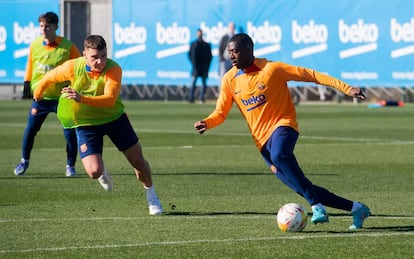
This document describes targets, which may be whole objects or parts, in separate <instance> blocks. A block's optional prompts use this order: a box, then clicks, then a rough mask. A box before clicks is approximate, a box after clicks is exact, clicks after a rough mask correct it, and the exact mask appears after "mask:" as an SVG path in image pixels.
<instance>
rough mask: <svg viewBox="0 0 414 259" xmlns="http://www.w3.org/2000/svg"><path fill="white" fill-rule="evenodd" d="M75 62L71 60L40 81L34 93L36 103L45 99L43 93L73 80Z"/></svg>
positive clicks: (48, 73) (51, 71)
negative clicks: (58, 84)
mask: <svg viewBox="0 0 414 259" xmlns="http://www.w3.org/2000/svg"><path fill="white" fill-rule="evenodd" d="M74 61H75V60H74V59H70V60H68V61H66V62H64V63H63V64H62V65H60V66H57V67H55V68H54V69H52V70H50V71H49V72H47V73H46V74H45V76H44V77H43V78H42V79H41V80H40V81H39V83H38V85H37V87H36V89H35V91H34V93H33V98H34V99H35V101H39V100H41V99H42V98H43V93H44V92H45V91H46V90H47V89H49V88H52V87H56V85H55V84H56V83H60V82H65V81H72V80H73V77H74V67H75V65H74Z"/></svg>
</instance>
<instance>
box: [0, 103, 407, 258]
mask: <svg viewBox="0 0 414 259" xmlns="http://www.w3.org/2000/svg"><path fill="white" fill-rule="evenodd" d="M125 105H126V112H127V113H128V115H129V118H130V120H131V122H132V124H133V126H134V127H135V129H136V131H137V133H138V135H139V138H140V141H141V144H142V146H143V150H144V154H145V156H146V158H147V159H148V160H149V162H150V163H151V166H152V170H153V178H154V183H155V186H156V189H157V191H158V194H159V196H160V198H161V200H162V203H163V206H164V209H165V214H164V215H163V216H159V217H153V216H149V215H148V208H147V204H146V201H145V194H144V190H143V188H142V187H141V185H140V183H139V182H138V181H137V180H136V178H135V175H134V173H133V171H132V169H131V168H130V166H129V164H128V163H127V161H126V159H125V158H124V157H123V156H122V154H121V153H119V152H118V151H117V150H116V149H115V148H114V146H113V145H112V143H110V141H109V140H108V139H106V140H105V148H104V154H103V156H104V160H105V163H106V167H107V168H108V171H109V172H110V174H111V175H112V178H113V180H114V191H113V192H111V193H107V192H105V191H104V190H103V188H101V186H100V185H99V183H98V182H97V181H93V180H91V179H89V178H88V177H87V175H86V173H85V172H84V170H83V168H82V164H81V161H80V159H78V162H77V164H76V168H77V171H78V176H77V177H75V178H66V177H65V161H66V158H65V157H66V155H65V148H64V146H65V143H64V137H63V133H62V130H61V128H60V124H59V122H58V121H57V119H56V116H55V115H54V114H52V115H50V116H49V118H48V119H47V121H46V122H45V123H44V125H43V127H42V130H41V131H40V132H39V134H38V136H37V138H36V142H35V146H34V149H33V152H32V158H31V161H30V167H29V169H28V171H27V172H26V175H25V176H23V177H16V176H15V175H14V174H13V169H14V167H15V166H16V163H17V162H18V161H19V159H20V156H21V154H20V153H21V151H20V147H21V138H22V134H23V131H24V127H25V125H26V117H27V112H28V109H29V106H30V102H29V101H25V100H22V101H1V102H0V118H1V120H0V161H1V163H0V258H412V256H413V254H414V249H413V247H414V246H413V244H414V206H413V201H414V195H413V194H414V187H413V186H414V105H413V104H407V105H406V106H404V107H389V108H380V109H369V108H367V104H358V105H352V104H346V103H344V104H333V103H330V104H300V105H299V106H298V107H297V113H298V120H299V125H300V129H301V131H300V132H301V135H300V138H299V141H298V143H297V145H296V149H295V154H296V157H297V158H298V161H299V163H300V165H301V166H302V169H303V170H304V172H305V174H306V175H307V176H308V177H309V178H310V179H311V180H312V181H313V182H314V183H315V184H318V185H321V186H324V187H327V188H328V189H329V190H331V191H333V192H335V193H337V194H339V195H342V196H345V197H347V198H349V199H351V200H358V201H361V202H364V203H366V204H367V205H369V206H370V208H371V211H372V214H373V215H372V217H370V218H368V219H367V221H366V222H365V225H364V226H365V228H364V229H363V230H361V231H357V232H349V231H348V226H349V225H350V224H351V222H352V217H351V216H350V215H349V214H347V213H346V212H344V211H340V210H335V209H329V210H328V212H329V213H330V222H329V223H327V224H323V225H317V226H315V225H312V224H310V222H309V223H308V225H307V227H306V228H305V230H304V231H303V232H301V233H282V232H281V231H280V230H279V229H278V227H277V225H276V212H277V210H278V209H279V207H281V206H282V205H283V204H285V203H288V202H297V203H301V204H303V205H305V208H306V209H307V210H308V211H310V208H309V205H308V204H306V202H305V200H304V199H303V198H301V197H300V196H298V195H296V194H295V193H293V192H292V191H291V190H289V189H288V188H287V187H285V186H284V185H283V184H282V183H281V182H279V180H278V179H277V178H276V177H274V176H273V175H272V173H271V172H270V170H269V169H268V168H267V167H266V166H265V164H264V162H263V160H262V158H261V157H260V154H259V152H258V151H257V150H256V148H255V146H254V144H253V141H252V139H251V137H250V135H249V133H248V130H247V126H246V124H245V122H244V121H243V119H242V118H241V116H240V115H239V113H238V111H237V110H236V109H234V110H233V111H232V112H231V113H230V115H229V117H228V119H227V120H226V121H225V123H224V124H223V125H221V126H219V127H217V128H215V129H213V130H210V131H208V132H206V133H205V134H203V135H201V136H200V135H198V134H197V133H196V132H195V131H194V130H193V123H194V121H196V120H198V119H201V118H203V117H204V116H206V115H208V114H209V113H210V112H211V111H212V110H213V109H214V104H213V103H208V104H205V105H197V104H194V105H190V104H188V103H184V102H155V101H152V102H150V101H126V102H125Z"/></svg>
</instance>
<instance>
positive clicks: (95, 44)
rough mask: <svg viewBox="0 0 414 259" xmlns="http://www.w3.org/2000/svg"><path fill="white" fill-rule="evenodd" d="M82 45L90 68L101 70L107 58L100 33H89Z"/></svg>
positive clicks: (104, 43)
mask: <svg viewBox="0 0 414 259" xmlns="http://www.w3.org/2000/svg"><path fill="white" fill-rule="evenodd" d="M83 46H84V50H83V55H84V57H85V58H86V63H87V65H88V66H89V68H90V70H91V71H93V72H102V71H103V69H104V68H105V65H106V61H107V59H108V57H107V50H106V42H105V39H104V38H103V37H102V36H100V35H90V36H88V37H87V38H86V40H85V41H84V44H83Z"/></svg>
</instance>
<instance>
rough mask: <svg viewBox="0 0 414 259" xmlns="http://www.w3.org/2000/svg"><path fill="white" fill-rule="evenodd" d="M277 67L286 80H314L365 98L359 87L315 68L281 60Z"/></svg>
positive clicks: (356, 96) (350, 94) (353, 95)
mask: <svg viewBox="0 0 414 259" xmlns="http://www.w3.org/2000/svg"><path fill="white" fill-rule="evenodd" d="M278 69H279V72H280V73H281V74H283V75H284V76H286V78H285V80H286V81H303V82H314V83H317V84H320V85H325V86H329V87H332V88H335V89H338V90H339V91H341V92H343V93H345V94H347V95H349V96H352V97H355V98H359V99H362V100H363V99H365V95H364V93H363V92H362V90H361V89H360V88H358V87H352V86H350V85H348V84H347V83H345V82H344V81H342V80H339V79H337V78H335V77H332V76H329V75H326V74H323V73H320V72H318V71H316V70H313V69H309V68H305V67H300V66H292V65H289V64H285V63H282V62H278Z"/></svg>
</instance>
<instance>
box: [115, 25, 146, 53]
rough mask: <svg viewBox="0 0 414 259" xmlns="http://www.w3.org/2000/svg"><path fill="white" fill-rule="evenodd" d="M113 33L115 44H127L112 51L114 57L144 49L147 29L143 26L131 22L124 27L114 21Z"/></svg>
mask: <svg viewBox="0 0 414 259" xmlns="http://www.w3.org/2000/svg"><path fill="white" fill-rule="evenodd" d="M114 35H115V36H114V38H115V42H116V44H126V45H128V47H127V48H125V49H122V50H118V51H116V52H115V53H114V57H115V58H122V57H125V56H129V55H132V54H135V53H139V52H143V51H145V49H146V45H145V42H146V41H147V29H146V28H145V27H143V26H136V25H135V23H134V22H131V23H130V24H129V26H126V27H121V25H120V24H119V23H115V24H114Z"/></svg>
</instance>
